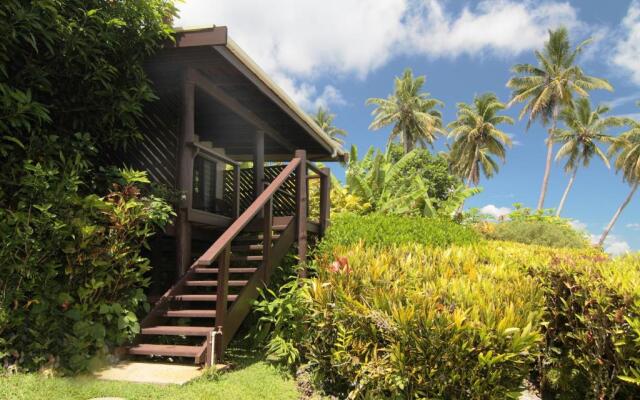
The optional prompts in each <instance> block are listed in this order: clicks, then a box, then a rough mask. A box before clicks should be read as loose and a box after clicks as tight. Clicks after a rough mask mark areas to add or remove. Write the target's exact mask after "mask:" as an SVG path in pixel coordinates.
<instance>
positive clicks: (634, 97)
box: [607, 92, 640, 109]
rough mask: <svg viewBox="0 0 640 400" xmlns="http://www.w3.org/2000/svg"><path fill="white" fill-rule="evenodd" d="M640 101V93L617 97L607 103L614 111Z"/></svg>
mask: <svg viewBox="0 0 640 400" xmlns="http://www.w3.org/2000/svg"><path fill="white" fill-rule="evenodd" d="M639 100H640V92H636V93H632V94H630V95H627V96H620V97H616V98H615V99H613V100H611V101H609V102H607V103H608V104H609V107H611V108H612V109H613V108H616V107H620V106H623V105H625V104H629V103H635V102H636V101H639Z"/></svg>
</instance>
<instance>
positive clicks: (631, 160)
mask: <svg viewBox="0 0 640 400" xmlns="http://www.w3.org/2000/svg"><path fill="white" fill-rule="evenodd" d="M639 105H640V103H639ZM627 123H628V124H629V130H628V131H626V132H624V133H622V134H621V135H620V136H619V137H618V138H616V140H614V141H613V144H612V145H611V148H610V149H609V153H610V154H611V155H612V156H614V157H615V163H614V165H615V167H616V171H619V172H622V177H623V180H624V181H625V182H627V183H629V185H630V186H631V190H630V191H629V194H628V195H627V197H626V198H625V199H624V201H623V202H622V204H621V205H620V207H618V209H617V210H616V213H615V214H614V215H613V218H611V221H610V222H609V224H608V225H607V227H606V228H605V229H604V232H602V236H601V237H600V242H599V243H600V245H602V244H603V243H604V241H605V239H606V238H607V235H608V234H609V232H610V231H611V229H612V228H613V225H614V224H615V223H616V221H617V220H618V217H620V214H622V211H623V210H624V209H625V207H626V206H627V205H628V204H629V202H630V201H631V198H632V197H633V195H634V193H635V192H636V190H638V186H640V122H638V121H634V120H627Z"/></svg>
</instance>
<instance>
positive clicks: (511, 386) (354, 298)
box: [263, 213, 640, 399]
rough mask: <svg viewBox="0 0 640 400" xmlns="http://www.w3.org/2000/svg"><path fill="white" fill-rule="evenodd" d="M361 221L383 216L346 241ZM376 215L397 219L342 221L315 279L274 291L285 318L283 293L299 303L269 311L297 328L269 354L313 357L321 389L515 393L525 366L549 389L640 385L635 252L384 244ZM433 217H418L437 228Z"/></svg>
mask: <svg viewBox="0 0 640 400" xmlns="http://www.w3.org/2000/svg"><path fill="white" fill-rule="evenodd" d="M522 214H523V218H529V217H527V216H525V215H524V214H526V213H522ZM357 218H360V219H362V222H361V223H360V225H361V226H369V225H375V226H371V228H367V229H366V230H365V231H362V232H359V233H358V234H357V235H354V236H361V237H362V238H364V239H363V240H357V239H356V238H355V237H354V239H352V240H348V241H342V237H343V236H344V235H345V232H348V230H349V229H350V228H351V227H352V226H356V228H355V229H356V230H358V229H359V228H358V227H357V226H358V225H359V224H358V223H357V222H356V221H355V219H357ZM367 218H368V217H367ZM377 218H386V219H389V222H388V224H386V225H384V226H382V225H380V223H372V222H371V221H370V220H366V218H365V219H363V217H358V216H349V217H347V219H345V220H337V221H336V223H335V224H334V225H333V226H332V227H331V228H330V231H329V233H328V238H327V242H326V244H325V245H324V246H323V247H322V248H321V251H320V253H319V254H318V257H317V264H316V266H315V268H316V269H317V273H318V275H317V277H315V278H312V279H307V280H302V281H293V282H294V283H290V285H296V286H299V287H301V289H300V290H298V291H297V292H294V291H287V290H284V295H285V297H286V300H279V301H273V302H271V301H270V300H269V301H266V303H265V304H271V305H272V306H273V307H271V308H269V307H266V306H265V307H263V309H264V312H266V313H267V315H271V316H273V315H286V311H284V310H283V311H278V308H279V307H280V304H288V305H287V306H286V308H288V309H304V310H305V312H304V313H299V314H297V315H295V316H293V315H290V316H291V318H292V319H293V321H291V320H287V318H282V319H279V320H278V319H273V318H272V317H269V318H271V319H269V318H267V319H268V320H269V321H275V320H277V321H279V322H278V323H279V324H281V326H282V327H283V328H284V327H288V326H295V329H279V330H278V332H279V335H278V340H277V341H270V342H269V346H270V347H269V348H270V350H271V354H272V356H273V357H274V358H276V359H280V360H281V361H283V362H285V363H286V362H289V361H293V362H294V364H295V365H299V364H301V363H302V364H305V365H306V368H307V369H310V370H311V371H312V373H313V375H314V377H315V382H317V384H318V385H320V386H321V387H322V388H324V390H325V391H326V392H327V393H330V394H334V395H337V396H339V397H345V398H354V399H358V398H362V399H366V398H403V399H405V398H477V399H480V398H519V396H520V392H521V391H522V390H523V387H522V382H523V380H524V379H525V378H530V377H532V378H533V379H534V383H536V384H537V385H539V387H540V388H541V390H542V391H543V395H544V396H545V398H566V399H618V398H619V399H626V398H635V397H637V396H638V395H640V389H639V387H640V386H638V382H640V373H639V372H638V371H640V369H639V367H640V365H638V361H637V352H638V346H639V343H640V314H639V313H638V311H640V308H639V306H638V305H639V304H640V291H638V287H640V262H639V260H638V258H637V256H636V257H632V256H628V257H623V258H616V259H610V258H609V257H608V256H607V255H606V254H604V253H602V252H601V251H600V250H598V249H591V248H585V249H558V248H551V247H542V246H535V245H524V244H516V243H507V242H499V241H482V242H476V243H475V244H474V241H473V240H472V241H471V242H469V243H468V244H463V245H456V244H452V245H445V246H444V247H441V246H436V247H434V246H432V245H431V244H429V242H428V241H424V242H422V243H420V244H419V243H411V241H410V239H408V240H406V241H398V242H393V241H389V240H382V241H379V240H378V239H375V238H379V237H380V236H379V235H377V234H376V233H375V232H376V231H378V230H380V229H381V228H383V229H387V230H388V231H389V232H393V233H397V230H395V231H394V227H395V226H397V225H400V223H399V222H398V221H397V218H398V217H389V216H378V217H377ZM548 218H555V217H553V216H549V217H548ZM412 221H413V219H412ZM519 221H522V220H519ZM412 223H413V222H412ZM434 223H435V224H434ZM437 223H438V222H437V221H434V220H431V221H428V220H424V221H423V222H421V224H429V225H431V226H432V229H433V230H436V231H437V230H438V229H439V228H438V225H437ZM411 229H413V228H409V229H408V230H411ZM447 229H448V228H447ZM406 237H407V238H408V236H406ZM424 237H425V238H426V237H428V236H424ZM369 238H374V239H373V240H374V243H375V244H372V243H371V242H370V239H369ZM418 240H419V241H420V239H418ZM293 293H295V294H293ZM272 295H274V296H275V295H276V293H275V292H274V293H272ZM275 297H276V298H277V297H278V296H275ZM271 323H273V322H271ZM278 354H282V355H283V356H282V357H278ZM292 354H293V355H294V356H291V355H292ZM594 360H595V362H594ZM489 371H490V372H489Z"/></svg>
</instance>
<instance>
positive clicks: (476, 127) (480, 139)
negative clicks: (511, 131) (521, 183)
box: [449, 93, 513, 187]
mask: <svg viewBox="0 0 640 400" xmlns="http://www.w3.org/2000/svg"><path fill="white" fill-rule="evenodd" d="M505 108H506V105H505V104H504V103H501V102H500V101H499V100H498V97H497V96H496V95H495V94H493V93H485V94H483V95H480V96H476V97H475V98H474V99H473V104H472V105H470V104H466V103H459V104H458V119H457V120H456V121H453V122H452V123H450V124H449V129H451V131H450V132H449V136H450V137H452V138H454V142H453V145H452V147H451V152H450V162H451V165H452V169H453V170H454V171H455V172H456V173H458V174H459V175H461V176H463V177H465V178H466V179H467V187H470V186H471V184H474V185H478V182H479V181H480V171H481V170H482V173H483V174H484V176H485V177H486V178H490V177H492V176H493V175H494V174H495V173H496V172H497V171H498V168H499V167H498V163H497V162H496V161H495V160H494V158H493V156H496V157H498V158H499V159H500V160H501V161H503V162H504V160H505V157H506V149H505V145H506V146H511V138H510V137H509V135H507V134H506V133H504V132H502V131H501V130H499V129H498V128H497V126H498V125H499V124H503V123H506V124H510V125H512V124H513V119H512V118H511V117H508V116H506V115H499V114H498V113H499V112H500V111H501V110H504V109H505Z"/></svg>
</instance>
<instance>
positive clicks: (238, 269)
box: [194, 267, 257, 274]
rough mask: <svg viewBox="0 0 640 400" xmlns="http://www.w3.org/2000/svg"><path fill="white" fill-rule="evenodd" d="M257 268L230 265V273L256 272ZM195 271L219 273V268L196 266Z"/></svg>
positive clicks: (198, 272)
mask: <svg viewBox="0 0 640 400" xmlns="http://www.w3.org/2000/svg"><path fill="white" fill-rule="evenodd" d="M256 270H257V268H245V267H230V268H229V273H230V274H252V273H254V272H256ZM194 272H195V273H196V274H217V273H218V268H201V267H195V268H194Z"/></svg>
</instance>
